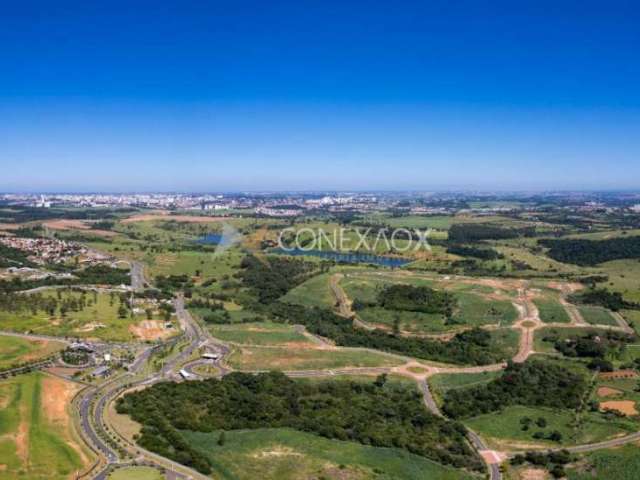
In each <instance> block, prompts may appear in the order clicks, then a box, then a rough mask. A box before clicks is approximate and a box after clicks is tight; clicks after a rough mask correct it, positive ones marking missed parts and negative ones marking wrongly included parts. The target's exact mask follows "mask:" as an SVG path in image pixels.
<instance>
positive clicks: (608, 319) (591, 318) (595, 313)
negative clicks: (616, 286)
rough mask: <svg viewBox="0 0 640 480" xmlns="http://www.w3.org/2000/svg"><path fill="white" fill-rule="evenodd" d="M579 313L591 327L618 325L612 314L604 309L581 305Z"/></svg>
mask: <svg viewBox="0 0 640 480" xmlns="http://www.w3.org/2000/svg"><path fill="white" fill-rule="evenodd" d="M578 311H579V312H580V314H581V315H582V318H584V321H585V322H587V323H590V324H591V325H613V326H615V325H618V322H616V320H615V318H613V317H612V316H611V313H610V312H609V311H608V310H607V309H606V308H602V307H593V306H590V305H580V306H579V307H578Z"/></svg>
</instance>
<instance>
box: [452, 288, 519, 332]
mask: <svg viewBox="0 0 640 480" xmlns="http://www.w3.org/2000/svg"><path fill="white" fill-rule="evenodd" d="M456 298H457V300H458V310H457V311H456V312H455V313H454V315H453V320H454V321H455V322H456V323H460V324H463V325H472V326H474V327H475V326H480V325H485V324H492V323H499V324H500V325H502V326H504V325H511V324H512V323H513V322H514V321H515V320H516V319H517V318H518V312H517V310H516V309H515V307H514V306H513V304H512V303H511V302H509V301H506V300H488V299H486V298H483V297H481V296H480V295H476V294H473V293H466V292H458V293H456Z"/></svg>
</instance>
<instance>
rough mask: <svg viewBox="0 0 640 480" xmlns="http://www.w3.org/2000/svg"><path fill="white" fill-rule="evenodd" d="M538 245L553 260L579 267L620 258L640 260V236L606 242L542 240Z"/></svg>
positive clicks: (611, 239) (612, 239)
mask: <svg viewBox="0 0 640 480" xmlns="http://www.w3.org/2000/svg"><path fill="white" fill-rule="evenodd" d="M538 243H539V244H540V245H542V246H543V247H546V248H548V249H549V251H548V252H547V255H549V256H550V257H551V258H553V259H554V260H558V261H559V262H565V263H574V264H576V265H581V266H593V265H597V264H599V263H602V262H608V261H610V260H620V259H622V258H640V236H634V237H618V238H609V239H606V240H584V239H568V238H567V239H542V240H539V241H538Z"/></svg>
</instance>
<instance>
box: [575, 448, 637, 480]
mask: <svg viewBox="0 0 640 480" xmlns="http://www.w3.org/2000/svg"><path fill="white" fill-rule="evenodd" d="M582 459H583V460H582V461H580V462H579V463H578V464H576V465H574V466H572V467H568V468H567V469H566V471H567V478H568V479H569V480H593V479H596V478H607V479H611V480H637V479H638V478H640V455H638V446H637V445H633V444H629V445H625V446H623V447H620V448H615V449H608V450H599V451H597V452H592V453H588V454H586V455H584V456H582Z"/></svg>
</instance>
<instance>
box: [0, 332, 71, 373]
mask: <svg viewBox="0 0 640 480" xmlns="http://www.w3.org/2000/svg"><path fill="white" fill-rule="evenodd" d="M63 348H64V345H63V344H62V343H58V342H52V341H47V340H27V339H26V338H19V337H12V336H8V335H0V370H7V369H9V368H11V367H14V366H17V365H20V364H24V363H27V362H33V361H35V360H38V359H40V358H44V357H48V356H49V355H51V354H53V353H55V352H57V351H60V350H62V349H63Z"/></svg>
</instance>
